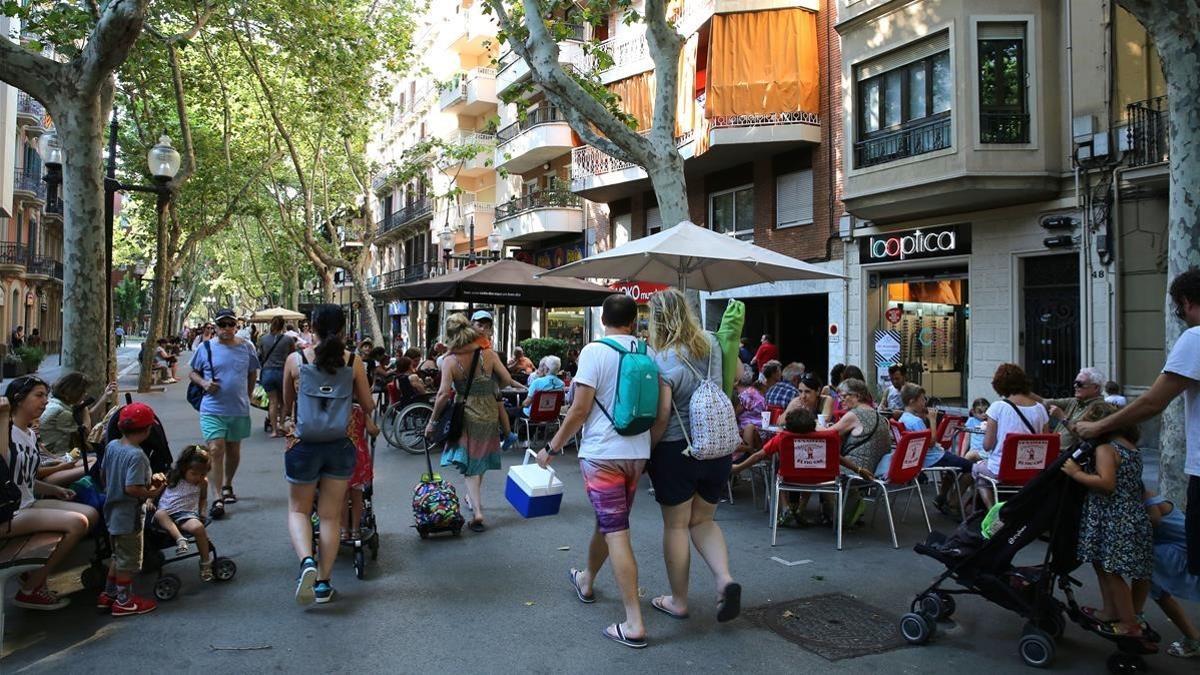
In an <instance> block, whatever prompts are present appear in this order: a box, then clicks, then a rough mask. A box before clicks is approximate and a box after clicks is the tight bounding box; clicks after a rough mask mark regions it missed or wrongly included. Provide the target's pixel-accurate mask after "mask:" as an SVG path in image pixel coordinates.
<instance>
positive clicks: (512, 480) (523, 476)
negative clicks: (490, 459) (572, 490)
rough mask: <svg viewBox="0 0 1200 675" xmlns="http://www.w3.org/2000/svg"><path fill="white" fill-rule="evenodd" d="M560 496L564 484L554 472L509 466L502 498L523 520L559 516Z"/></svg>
mask: <svg viewBox="0 0 1200 675" xmlns="http://www.w3.org/2000/svg"><path fill="white" fill-rule="evenodd" d="M526 460H528V455H527V456H526ZM562 496H563V484H562V481H560V480H559V479H558V476H556V475H555V474H554V470H553V469H543V468H541V467H540V466H538V465H536V464H521V465H518V466H512V467H509V469H508V480H507V481H506V482H505V485H504V497H505V498H506V499H508V503H509V504H512V505H513V508H514V509H516V510H517V513H519V514H521V515H522V516H524V517H525V518H537V517H538V516H552V515H554V514H556V513H558V508H559V506H561V505H562Z"/></svg>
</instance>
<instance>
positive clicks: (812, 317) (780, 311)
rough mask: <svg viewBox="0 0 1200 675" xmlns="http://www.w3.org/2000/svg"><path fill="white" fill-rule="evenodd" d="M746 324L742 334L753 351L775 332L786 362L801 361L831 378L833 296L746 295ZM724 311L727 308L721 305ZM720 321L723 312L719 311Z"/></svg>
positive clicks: (776, 340) (820, 294)
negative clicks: (830, 315) (830, 355)
mask: <svg viewBox="0 0 1200 675" xmlns="http://www.w3.org/2000/svg"><path fill="white" fill-rule="evenodd" d="M741 300H742V302H744V303H746V323H745V328H744V329H743V330H742V335H744V336H746V337H747V338H748V340H749V344H750V350H751V351H754V350H756V349H758V344H759V340H760V339H761V338H762V336H763V334H764V333H766V334H769V335H771V337H772V339H773V340H774V342H775V344H776V346H778V347H779V360H780V362H782V363H783V365H785V366H786V365H787V364H789V363H791V362H793V361H799V362H800V363H803V364H804V366H805V370H809V371H812V372H815V373H816V374H817V375H819V376H820V377H821V380H822V381H825V380H827V379H828V377H829V376H828V372H829V336H828V333H827V332H826V331H827V330H828V329H827V324H828V323H829V295H828V294H827V293H814V294H811V295H785V296H778V297H773V298H746V299H741ZM721 311H724V307H723V306H722V307H721ZM717 318H718V321H719V320H720V314H717Z"/></svg>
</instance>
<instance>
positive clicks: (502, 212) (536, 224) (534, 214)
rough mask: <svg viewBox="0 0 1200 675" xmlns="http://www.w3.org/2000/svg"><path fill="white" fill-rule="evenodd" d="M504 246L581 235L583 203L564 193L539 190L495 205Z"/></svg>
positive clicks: (497, 224) (564, 191)
mask: <svg viewBox="0 0 1200 675" xmlns="http://www.w3.org/2000/svg"><path fill="white" fill-rule="evenodd" d="M495 229H496V231H497V232H499V233H500V234H501V236H503V237H504V242H505V244H514V245H515V244H524V243H528V242H532V241H537V240H539V239H546V238H549V237H554V236H557V235H560V234H572V233H576V234H577V233H580V232H583V200H582V199H581V198H580V197H579V196H578V195H576V194H575V193H573V192H569V191H567V190H541V191H539V192H533V193H530V194H527V195H525V196H523V197H518V198H516V199H512V200H509V201H508V202H506V203H504V204H499V205H497V206H496V225H495Z"/></svg>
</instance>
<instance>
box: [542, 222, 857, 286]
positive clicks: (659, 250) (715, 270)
mask: <svg viewBox="0 0 1200 675" xmlns="http://www.w3.org/2000/svg"><path fill="white" fill-rule="evenodd" d="M560 276H564V277H581V278H588V279H620V280H627V281H646V282H652V283H660V284H671V285H675V286H676V287H678V288H680V289H689V288H690V289H694V290H701V291H721V290H725V289H727V288H737V287H739V286H749V285H751V284H761V283H773V282H776V281H796V280H804V279H842V278H844V277H842V276H841V275H840V274H834V273H832V272H826V271H825V270H823V269H821V268H820V267H817V266H816V265H810V264H809V263H806V262H804V261H801V260H796V259H795V258H792V257H789V256H786V255H783V254H782V253H776V252H775V251H771V250H768V249H765V248H762V247H761V246H755V245H754V244H751V243H749V242H745V241H741V240H740V239H735V238H733V237H730V236H728V235H725V234H720V233H718V232H713V231H712V230H710V229H708V228H704V227H700V226H698V225H695V224H693V223H690V222H688V221H684V222H682V223H679V224H678V225H676V226H675V227H672V228H670V229H667V230H663V231H662V232H659V233H658V234H654V235H651V236H649V237H644V238H642V239H637V240H635V241H631V242H629V243H628V244H622V245H621V246H618V247H616V248H614V249H611V250H608V251H605V252H604V253H601V254H599V255H594V256H591V257H589V258H584V259H583V260H579V261H576V262H573V263H571V264H569V265H563V266H562V267H558V268H555V269H553V270H551V271H549V272H546V273H545V277H560ZM545 280H546V281H549V280H550V279H545Z"/></svg>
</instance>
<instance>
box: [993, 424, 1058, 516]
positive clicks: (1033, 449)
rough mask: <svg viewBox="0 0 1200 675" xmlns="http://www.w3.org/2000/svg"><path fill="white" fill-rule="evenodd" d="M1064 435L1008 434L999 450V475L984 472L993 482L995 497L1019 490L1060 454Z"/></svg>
mask: <svg viewBox="0 0 1200 675" xmlns="http://www.w3.org/2000/svg"><path fill="white" fill-rule="evenodd" d="M1061 442H1062V439H1061V438H1059V435H1058V434H1009V435H1008V436H1006V437H1005V438H1004V446H1003V448H1002V449H1001V451H1000V475H999V476H997V477H996V478H992V477H991V476H987V475H984V476H983V478H984V479H986V480H987V482H989V483H991V484H992V494H993V495H995V498H996V500H997V501H998V500H999V499H1000V494H1001V493H1005V494H1016V493H1017V492H1020V491H1021V488H1023V487H1025V484H1026V483H1028V482H1029V481H1031V480H1033V477H1034V476H1036V475H1038V474H1039V473H1041V472H1042V471H1043V470H1045V468H1046V467H1047V466H1049V464H1050V463H1051V462H1053V461H1054V460H1055V459H1056V458H1057V457H1058V451H1059V447H1060V444H1061Z"/></svg>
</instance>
